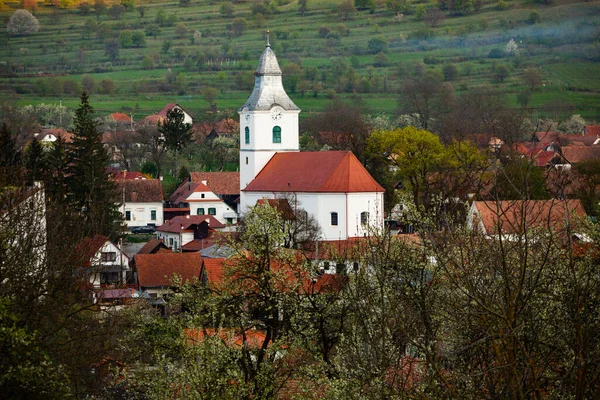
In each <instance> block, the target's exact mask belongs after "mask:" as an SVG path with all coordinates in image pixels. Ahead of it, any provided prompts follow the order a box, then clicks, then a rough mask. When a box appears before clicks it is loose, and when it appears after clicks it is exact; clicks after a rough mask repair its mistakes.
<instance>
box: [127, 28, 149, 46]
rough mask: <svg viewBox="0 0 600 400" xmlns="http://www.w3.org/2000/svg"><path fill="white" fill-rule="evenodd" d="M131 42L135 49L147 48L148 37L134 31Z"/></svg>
mask: <svg viewBox="0 0 600 400" xmlns="http://www.w3.org/2000/svg"><path fill="white" fill-rule="evenodd" d="M131 41H132V44H133V46H135V47H146V35H144V32H142V31H133V33H132V34H131Z"/></svg>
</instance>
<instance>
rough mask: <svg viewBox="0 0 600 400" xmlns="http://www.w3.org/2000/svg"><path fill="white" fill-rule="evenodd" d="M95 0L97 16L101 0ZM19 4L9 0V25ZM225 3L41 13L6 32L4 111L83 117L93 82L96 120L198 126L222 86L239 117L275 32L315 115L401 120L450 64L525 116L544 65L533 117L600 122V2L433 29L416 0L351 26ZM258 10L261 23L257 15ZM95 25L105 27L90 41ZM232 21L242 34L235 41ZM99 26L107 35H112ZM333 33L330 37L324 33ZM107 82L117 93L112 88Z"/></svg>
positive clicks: (494, 11) (333, 16)
mask: <svg viewBox="0 0 600 400" xmlns="http://www.w3.org/2000/svg"><path fill="white" fill-rule="evenodd" d="M89 1H90V4H91V5H92V6H93V4H94V0H89ZM19 4H20V3H19V2H16V1H12V2H11V1H5V2H4V5H5V6H4V8H3V9H2V11H1V15H2V16H3V17H4V21H8V18H9V17H10V15H12V13H13V12H14V10H15V9H16V8H18V7H19ZM222 4H223V3H221V2H216V1H215V2H213V1H200V0H192V1H191V3H190V5H189V6H187V7H181V6H180V4H179V1H176V2H174V1H165V0H153V1H140V0H138V1H137V3H136V7H137V8H138V9H134V10H132V11H128V12H124V13H123V14H122V15H121V16H120V17H119V18H113V17H111V16H110V15H108V14H107V13H105V14H102V15H100V17H99V18H97V16H96V15H95V14H94V12H93V8H92V10H91V11H90V13H89V14H87V15H83V14H82V10H81V9H78V8H76V7H75V8H71V9H59V8H54V7H52V6H50V5H48V3H44V2H40V3H39V7H38V10H37V11H36V12H35V15H36V17H37V18H38V20H39V22H40V29H39V31H38V32H37V33H34V34H32V35H29V36H20V37H18V36H10V35H9V34H8V32H7V29H6V24H3V26H2V27H1V28H0V43H3V44H2V45H1V46H0V101H2V102H8V103H10V104H16V105H25V104H37V103H58V101H59V100H61V101H62V103H63V104H64V105H66V106H68V107H75V106H76V104H77V102H78V100H77V98H78V93H79V92H80V90H81V83H82V77H84V76H85V77H86V79H88V81H89V80H90V79H89V78H91V80H92V81H93V88H92V102H93V105H94V106H95V108H96V109H97V110H98V111H99V113H100V114H108V113H111V112H117V111H125V112H127V113H129V114H134V115H135V119H136V120H138V119H141V118H143V117H144V116H146V115H149V114H152V113H155V112H157V111H159V110H160V109H161V108H162V106H163V105H164V104H165V103H171V102H178V103H180V104H182V105H183V106H184V107H185V108H186V109H188V110H190V111H191V112H192V114H196V115H202V113H203V111H204V110H206V109H207V108H208V107H209V103H208V102H207V101H206V99H205V98H204V95H203V94H204V93H205V90H206V88H215V89H216V105H217V107H218V108H219V109H221V110H224V109H229V110H235V109H237V108H238V107H239V106H240V105H241V104H243V102H244V101H245V99H246V98H247V96H248V95H249V93H250V91H251V89H252V85H253V76H252V72H253V70H254V69H255V67H256V63H257V59H258V57H259V55H260V53H261V52H262V49H263V48H264V45H265V30H266V29H270V30H271V32H272V33H271V36H270V39H271V44H272V46H273V49H274V50H275V51H276V52H277V54H278V58H279V61H280V64H281V66H282V68H283V69H284V73H286V75H284V83H285V85H286V88H287V90H288V92H289V94H290V95H291V97H292V98H293V99H294V101H295V102H296V103H297V104H298V105H299V106H300V107H301V108H302V109H303V110H304V111H305V112H306V114H305V115H307V114H310V113H312V112H318V111H320V110H321V109H323V107H324V105H325V104H326V103H327V102H328V101H329V99H330V98H332V97H334V96H337V97H341V98H351V97H353V96H360V97H361V98H362V99H363V100H364V101H365V104H366V105H367V106H368V109H369V112H384V113H387V114H390V115H391V114H393V113H394V112H395V109H396V108H397V99H398V98H399V97H400V96H401V91H402V86H403V81H404V80H405V79H407V78H410V77H411V76H413V75H414V74H415V71H416V70H417V69H418V68H425V69H437V70H440V71H441V68H442V67H443V66H444V65H445V64H454V65H455V66H456V67H457V70H458V75H457V76H456V78H454V79H453V80H452V81H451V82H450V83H451V84H452V85H453V87H454V89H455V91H456V93H457V94H460V93H464V92H466V91H469V90H471V89H473V88H476V87H480V86H484V85H485V86H492V87H495V88H496V89H497V90H498V91H499V92H501V93H505V94H506V95H507V96H506V97H507V99H508V102H509V103H510V104H511V105H513V106H515V107H516V106H517V101H516V94H517V93H519V92H520V91H522V90H523V88H524V87H525V86H524V83H523V81H522V76H523V74H524V72H525V71H526V70H527V69H528V68H535V69H537V70H538V71H539V73H540V75H541V77H542V81H543V85H540V87H539V88H537V89H536V90H535V91H534V92H533V94H532V97H531V101H530V106H532V107H533V108H534V111H536V112H538V113H539V114H540V115H552V114H553V112H552V109H553V108H556V107H555V106H556V104H561V103H562V104H565V105H567V107H566V108H565V109H568V110H569V111H573V112H577V113H580V114H582V116H584V118H586V119H588V120H590V121H593V120H596V121H599V120H600V100H599V98H600V96H599V92H600V46H599V44H598V37H600V4H598V3H597V2H596V3H594V2H573V1H558V2H554V3H553V5H543V4H539V3H536V2H522V1H508V2H505V4H506V5H507V9H506V10H502V11H501V10H499V9H498V3H497V2H495V1H493V2H492V1H487V0H486V1H483V2H482V3H481V8H480V9H479V10H473V12H472V13H466V14H467V15H456V13H455V12H452V11H445V12H444V14H445V19H444V20H442V21H439V22H438V24H437V26H435V27H431V26H429V25H428V24H426V23H425V21H420V20H418V18H417V16H416V11H417V9H418V8H419V7H422V6H424V7H425V8H426V9H430V8H432V7H435V4H434V3H433V2H431V3H430V2H427V1H425V2H423V1H418V2H412V3H411V2H408V3H407V8H406V10H405V11H404V13H403V17H402V18H395V17H394V13H393V12H392V11H391V10H389V9H388V8H386V6H385V2H383V1H380V2H375V3H373V4H374V8H372V9H370V10H360V11H358V12H356V13H352V14H351V15H350V16H349V19H348V20H344V18H343V17H342V15H341V14H340V13H339V12H338V7H339V5H340V4H341V1H334V0H329V1H319V0H308V2H307V10H306V12H305V15H301V14H300V13H299V12H298V7H299V6H298V2H297V1H291V2H288V0H280V1H277V2H270V3H265V4H270V6H268V7H267V6H263V3H255V2H249V1H247V2H244V1H241V2H237V3H232V7H233V14H232V15H222V14H221V12H220V9H221V5H222ZM257 4H258V5H261V6H262V7H263V9H261V10H259V11H263V12H264V13H265V15H264V18H261V17H257V16H256V15H255V14H254V12H253V10H254V11H256V7H257V6H256V5H257ZM108 6H110V4H108ZM140 6H142V7H143V8H144V13H143V17H142V16H141V13H139V7H140ZM532 11H536V12H538V13H539V22H538V23H535V24H532V23H530V22H529V21H528V19H529V18H530V14H531V12H532ZM160 14H162V15H164V16H165V17H167V19H168V18H169V16H172V17H171V18H172V21H171V22H168V21H167V22H162V23H161V22H160V18H158V20H157V17H160ZM88 20H90V21H92V22H87V21H88ZM157 21H158V22H157ZM86 23H88V24H91V25H94V23H96V24H98V25H97V27H96V28H95V29H91V28H90V29H89V30H88V31H87V32H86V30H85V24H86ZM236 24H237V25H240V24H241V25H242V26H243V28H242V29H241V30H240V31H236V30H235V26H236ZM154 25H160V26H159V29H160V32H159V33H157V34H156V37H154V36H148V35H146V36H145V40H146V44H145V45H144V46H143V47H139V48H133V47H132V48H123V47H122V46H121V48H120V49H119V51H118V56H116V57H112V58H111V57H110V55H109V54H107V53H106V52H105V43H106V41H109V40H111V39H115V40H116V41H117V42H119V37H120V35H121V34H122V32H123V31H128V30H129V31H132V32H136V31H139V32H145V33H144V34H146V33H148V31H149V30H151V29H152V27H153V26H154ZM99 27H103V28H99ZM108 28H110V29H108ZM102 29H107V31H108V33H105V34H104V37H101V36H102V35H101V34H100V33H99V32H101V31H102ZM327 29H329V30H330V31H329V33H326V34H324V35H320V30H321V33H323V32H326V30H327ZM322 36H323V37H322ZM376 38H379V39H382V41H383V43H384V46H383V47H384V48H383V49H382V50H383V52H385V54H386V56H387V57H386V58H385V59H384V61H385V62H383V63H379V64H377V63H376V57H377V56H376V54H375V53H376V52H377V50H376V49H375V48H374V47H373V46H372V45H371V44H370V43H372V40H373V39H376ZM510 39H514V40H515V42H516V43H517V45H518V50H517V52H515V53H513V54H511V55H506V56H504V57H501V58H490V57H488V54H489V53H490V51H491V50H494V49H504V48H505V46H506V44H507V43H508V41H509V40H510ZM165 42H169V43H170V46H167V47H169V48H168V49H166V47H165ZM380 57H381V56H380ZM423 63H424V64H423ZM290 64H295V65H290ZM498 65H506V66H507V67H508V69H509V76H508V77H507V78H506V79H505V80H504V81H503V82H495V80H494V79H493V77H494V75H493V70H494V68H495V67H496V66H498ZM108 80H110V81H112V83H114V87H113V88H111V87H110V86H109V87H104V86H103V85H102V82H103V81H108Z"/></svg>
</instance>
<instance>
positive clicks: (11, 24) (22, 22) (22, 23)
mask: <svg viewBox="0 0 600 400" xmlns="http://www.w3.org/2000/svg"><path fill="white" fill-rule="evenodd" d="M39 29H40V23H39V21H38V20H37V18H36V17H34V16H33V15H31V13H30V12H29V11H27V10H17V11H15V12H14V14H13V15H11V16H10V18H9V20H8V24H6V31H7V32H8V33H9V34H10V35H14V36H27V35H31V34H33V33H36V32H37V31H38V30H39Z"/></svg>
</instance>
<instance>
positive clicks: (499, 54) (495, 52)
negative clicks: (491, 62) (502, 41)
mask: <svg viewBox="0 0 600 400" xmlns="http://www.w3.org/2000/svg"><path fill="white" fill-rule="evenodd" d="M505 55H506V53H505V52H504V50H502V49H492V50H490V52H489V53H488V58H503V57H504V56H505Z"/></svg>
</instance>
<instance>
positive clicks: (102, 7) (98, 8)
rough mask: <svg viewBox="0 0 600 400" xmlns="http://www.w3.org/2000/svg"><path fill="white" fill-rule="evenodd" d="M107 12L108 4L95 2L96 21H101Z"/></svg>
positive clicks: (100, 0)
mask: <svg viewBox="0 0 600 400" xmlns="http://www.w3.org/2000/svg"><path fill="white" fill-rule="evenodd" d="M105 12H106V3H105V2H104V0H95V1H94V13H95V14H96V20H97V21H100V16H101V15H102V14H104V13H105Z"/></svg>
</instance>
